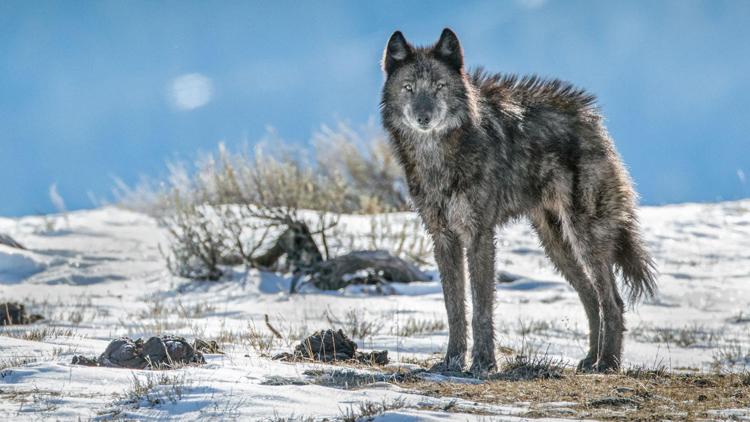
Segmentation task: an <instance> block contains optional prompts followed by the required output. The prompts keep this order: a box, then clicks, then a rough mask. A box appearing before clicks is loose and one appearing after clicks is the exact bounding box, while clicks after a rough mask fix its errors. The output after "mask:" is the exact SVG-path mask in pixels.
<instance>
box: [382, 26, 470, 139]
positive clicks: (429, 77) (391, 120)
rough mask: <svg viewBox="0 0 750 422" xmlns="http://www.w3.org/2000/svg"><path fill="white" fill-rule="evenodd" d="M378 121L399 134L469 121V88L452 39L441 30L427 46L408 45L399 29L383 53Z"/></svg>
mask: <svg viewBox="0 0 750 422" xmlns="http://www.w3.org/2000/svg"><path fill="white" fill-rule="evenodd" d="M383 70H384V71H385V74H386V81H385V86H384V87H383V98H382V103H381V107H382V113H383V123H384V124H385V125H386V126H387V127H389V128H391V129H395V130H397V131H399V132H401V133H405V132H406V133H408V132H413V133H419V134H429V133H442V132H445V131H447V130H450V129H454V128H457V127H459V126H461V125H462V124H464V123H466V122H467V121H468V120H469V119H471V118H472V116H473V114H474V110H475V102H476V100H475V98H474V94H473V88H472V87H471V85H470V84H469V82H468V80H467V78H466V74H465V72H464V60H463V51H462V50H461V44H460V43H459V41H458V37H456V34H454V33H453V31H451V30H450V29H448V28H446V29H444V30H443V33H442V34H441V35H440V39H439V40H438V42H437V43H436V44H435V45H433V46H431V47H414V46H412V45H411V44H409V43H408V42H407V41H406V39H405V38H404V35H403V34H402V33H401V32H400V31H396V32H394V33H393V35H392V36H391V38H390V40H389V41H388V45H387V46H386V48H385V52H384V53H383Z"/></svg>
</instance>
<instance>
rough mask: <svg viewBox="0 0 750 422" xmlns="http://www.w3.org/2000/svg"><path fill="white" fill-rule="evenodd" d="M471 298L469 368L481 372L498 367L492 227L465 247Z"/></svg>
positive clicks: (478, 234)
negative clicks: (494, 323) (472, 343)
mask: <svg viewBox="0 0 750 422" xmlns="http://www.w3.org/2000/svg"><path fill="white" fill-rule="evenodd" d="M468 255H469V256H468V258H469V259H468V261H469V276H470V278H471V300H472V305H473V315H472V320H471V322H472V324H471V326H472V332H473V334H474V345H473V347H472V352H471V372H472V373H473V374H474V375H477V376H479V375H484V374H486V373H487V372H489V371H493V370H495V369H496V368H497V363H496V362H495V332H494V325H493V323H492V316H493V309H494V302H495V233H494V227H490V228H489V229H486V230H483V231H482V232H481V233H477V234H476V235H475V236H474V239H472V242H471V245H469V248H468Z"/></svg>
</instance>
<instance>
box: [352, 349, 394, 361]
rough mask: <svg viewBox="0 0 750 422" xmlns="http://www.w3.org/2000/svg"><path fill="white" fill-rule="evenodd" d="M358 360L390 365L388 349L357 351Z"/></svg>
mask: <svg viewBox="0 0 750 422" xmlns="http://www.w3.org/2000/svg"><path fill="white" fill-rule="evenodd" d="M356 357H357V360H358V361H360V362H361V363H366V364H368V365H388V351H387V350H381V351H379V352H377V351H373V352H367V353H365V352H357V355H356Z"/></svg>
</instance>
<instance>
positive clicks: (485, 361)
mask: <svg viewBox="0 0 750 422" xmlns="http://www.w3.org/2000/svg"><path fill="white" fill-rule="evenodd" d="M495 371H497V363H496V362H495V358H494V356H488V357H478V356H476V357H474V358H472V360H471V368H469V372H471V374H472V375H473V376H474V377H475V378H486V377H487V376H488V375H489V374H490V373H491V372H495Z"/></svg>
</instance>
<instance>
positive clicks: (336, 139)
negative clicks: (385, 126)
mask: <svg viewBox="0 0 750 422" xmlns="http://www.w3.org/2000/svg"><path fill="white" fill-rule="evenodd" d="M365 131H366V132H369V133H368V134H367V135H368V136H365V137H363V136H362V134H361V133H360V132H361V131H360V132H357V131H356V130H353V129H352V128H351V127H349V126H348V125H346V124H344V123H339V124H338V125H337V126H336V128H335V129H332V128H330V127H328V126H323V127H322V128H321V130H320V131H319V132H318V133H316V134H315V136H314V138H313V144H314V145H315V150H316V155H317V161H318V167H319V168H320V170H321V171H323V172H325V173H326V174H329V175H333V174H338V175H340V176H342V177H343V178H344V180H345V182H346V183H347V185H348V187H349V196H350V200H351V201H350V203H351V205H350V206H351V207H352V209H351V210H348V211H349V212H352V211H354V212H359V213H363V214H373V213H383V212H389V211H403V210H406V209H408V207H409V204H408V201H407V196H406V182H405V179H404V176H403V172H402V170H401V168H400V166H399V164H398V162H397V160H396V158H395V157H394V155H393V152H392V151H391V147H390V145H388V141H387V139H386V137H385V135H384V134H383V133H382V132H381V131H379V130H376V129H374V128H373V127H372V125H370V127H369V131H367V130H365Z"/></svg>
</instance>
